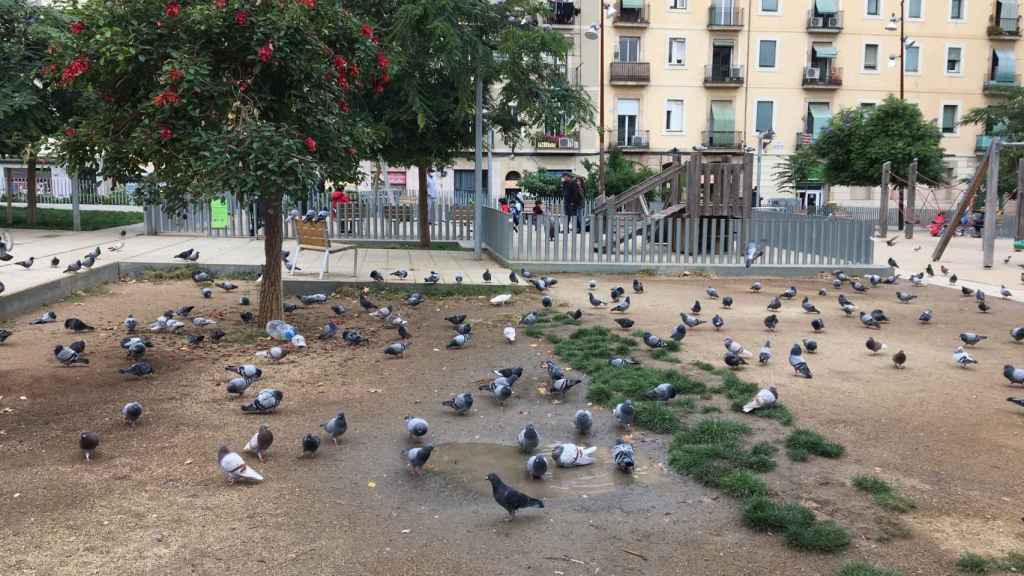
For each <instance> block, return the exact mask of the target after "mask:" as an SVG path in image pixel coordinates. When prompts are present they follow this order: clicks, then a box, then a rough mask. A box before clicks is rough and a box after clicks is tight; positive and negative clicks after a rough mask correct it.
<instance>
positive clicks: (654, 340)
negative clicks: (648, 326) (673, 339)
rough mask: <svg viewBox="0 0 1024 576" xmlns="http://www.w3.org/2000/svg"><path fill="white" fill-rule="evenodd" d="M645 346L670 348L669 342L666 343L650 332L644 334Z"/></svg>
mask: <svg viewBox="0 0 1024 576" xmlns="http://www.w3.org/2000/svg"><path fill="white" fill-rule="evenodd" d="M644 344H646V345H647V346H649V347H650V348H665V347H666V346H668V342H665V341H664V340H662V339H661V338H658V337H657V336H655V335H654V334H651V333H650V332H644Z"/></svg>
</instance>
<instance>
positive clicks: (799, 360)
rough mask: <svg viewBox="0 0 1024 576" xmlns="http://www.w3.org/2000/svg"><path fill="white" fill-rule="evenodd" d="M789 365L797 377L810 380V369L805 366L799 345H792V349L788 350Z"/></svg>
mask: <svg viewBox="0 0 1024 576" xmlns="http://www.w3.org/2000/svg"><path fill="white" fill-rule="evenodd" d="M789 365H790V366H792V367H793V371H794V372H796V374H797V375H798V376H802V377H804V378H807V379H811V378H812V377H813V376H812V375H811V368H810V366H808V365H807V362H806V361H805V360H804V354H803V350H802V349H801V348H800V345H799V344H793V347H792V348H790V349H789Z"/></svg>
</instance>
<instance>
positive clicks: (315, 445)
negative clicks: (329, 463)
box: [302, 434, 320, 457]
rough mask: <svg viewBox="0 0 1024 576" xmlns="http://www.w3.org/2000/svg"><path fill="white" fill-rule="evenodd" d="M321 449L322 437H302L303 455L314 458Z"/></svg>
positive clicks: (311, 435) (310, 435) (307, 435)
mask: <svg viewBox="0 0 1024 576" xmlns="http://www.w3.org/2000/svg"><path fill="white" fill-rule="evenodd" d="M319 449H320V436H319V435H317V434H306V435H305V436H303V437H302V455H303V456H309V457H313V456H316V451H317V450H319Z"/></svg>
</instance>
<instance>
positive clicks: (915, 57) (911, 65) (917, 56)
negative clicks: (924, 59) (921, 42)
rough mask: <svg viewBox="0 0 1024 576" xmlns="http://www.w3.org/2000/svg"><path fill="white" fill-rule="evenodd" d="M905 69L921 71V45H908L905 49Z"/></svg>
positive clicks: (907, 70)
mask: <svg viewBox="0 0 1024 576" xmlns="http://www.w3.org/2000/svg"><path fill="white" fill-rule="evenodd" d="M903 71H904V72H920V71H921V47H920V46H907V47H906V49H905V50H904V51H903Z"/></svg>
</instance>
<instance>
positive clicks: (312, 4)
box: [296, 0, 316, 9]
mask: <svg viewBox="0 0 1024 576" xmlns="http://www.w3.org/2000/svg"><path fill="white" fill-rule="evenodd" d="M296 1H297V2H298V3H299V4H302V5H303V6H305V7H306V8H310V9H313V8H316V0H296Z"/></svg>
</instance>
